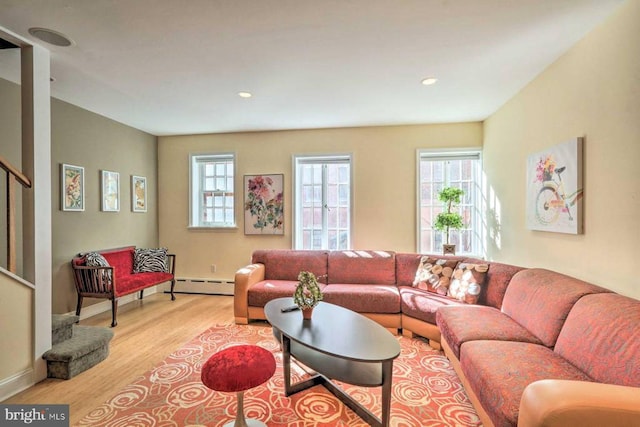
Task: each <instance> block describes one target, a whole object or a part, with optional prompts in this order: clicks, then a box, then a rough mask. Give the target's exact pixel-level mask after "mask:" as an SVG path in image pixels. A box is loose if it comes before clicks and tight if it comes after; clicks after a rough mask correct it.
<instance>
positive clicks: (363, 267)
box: [329, 250, 396, 285]
mask: <svg viewBox="0 0 640 427" xmlns="http://www.w3.org/2000/svg"><path fill="white" fill-rule="evenodd" d="M331 283H353V284H372V283H374V284H377V285H395V283H396V254H395V252H390V251H356V250H353V251H331V252H329V284H331Z"/></svg>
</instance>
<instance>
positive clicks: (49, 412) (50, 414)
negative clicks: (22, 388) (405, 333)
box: [0, 405, 69, 427]
mask: <svg viewBox="0 0 640 427" xmlns="http://www.w3.org/2000/svg"><path fill="white" fill-rule="evenodd" d="M5 426H7V427H9V426H39V427H69V405H0V427H5Z"/></svg>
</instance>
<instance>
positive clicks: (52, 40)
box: [29, 27, 73, 47]
mask: <svg viewBox="0 0 640 427" xmlns="http://www.w3.org/2000/svg"><path fill="white" fill-rule="evenodd" d="M29 34H31V35H32V36H33V37H35V38H37V39H40V40H42V41H43V42H47V43H49V44H52V45H54V46H61V47H67V46H71V45H72V44H73V42H72V41H71V39H70V38H69V37H67V36H65V35H64V34H62V33H59V32H57V31H53V30H50V29H48V28H39V27H33V28H29Z"/></svg>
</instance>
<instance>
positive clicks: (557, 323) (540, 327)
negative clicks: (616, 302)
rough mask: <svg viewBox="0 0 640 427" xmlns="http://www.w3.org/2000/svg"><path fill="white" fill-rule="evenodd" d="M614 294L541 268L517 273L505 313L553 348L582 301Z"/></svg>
mask: <svg viewBox="0 0 640 427" xmlns="http://www.w3.org/2000/svg"><path fill="white" fill-rule="evenodd" d="M603 292H611V291H609V290H607V289H604V288H601V287H599V286H596V285H593V284H591V283H587V282H584V281H582V280H579V279H576V278H574V277H570V276H565V275H564V274H560V273H556V272H554V271H550V270H545V269H542V268H531V269H528V270H522V271H520V272H518V273H516V274H515V275H514V276H513V278H512V279H511V283H509V286H508V287H507V291H506V293H505V295H504V301H503V303H502V311H503V312H504V313H506V314H507V315H508V316H509V317H511V318H512V319H514V320H515V321H516V322H518V323H519V324H521V325H522V326H524V327H525V328H527V329H528V330H529V331H530V332H531V333H533V334H534V335H535V336H536V337H538V338H539V339H540V341H542V342H543V343H544V345H546V346H547V347H553V346H554V345H555V344H556V340H557V339H558V334H559V333H560V329H561V328H562V325H563V324H564V322H565V320H566V319H567V315H568V314H569V311H570V310H571V308H572V307H573V305H574V304H575V303H576V301H578V300H579V299H580V298H582V297H584V296H585V295H589V294H597V293H603Z"/></svg>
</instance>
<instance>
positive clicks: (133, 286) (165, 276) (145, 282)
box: [115, 272, 173, 297]
mask: <svg viewBox="0 0 640 427" xmlns="http://www.w3.org/2000/svg"><path fill="white" fill-rule="evenodd" d="M170 280H173V275H172V274H171V273H163V272H160V273H138V274H130V275H128V276H123V277H120V278H119V279H117V281H116V288H115V296H116V297H121V296H124V295H128V294H131V293H134V292H137V291H139V290H141V289H145V288H148V287H149V286H154V285H159V284H160V283H164V282H168V281H170Z"/></svg>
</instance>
